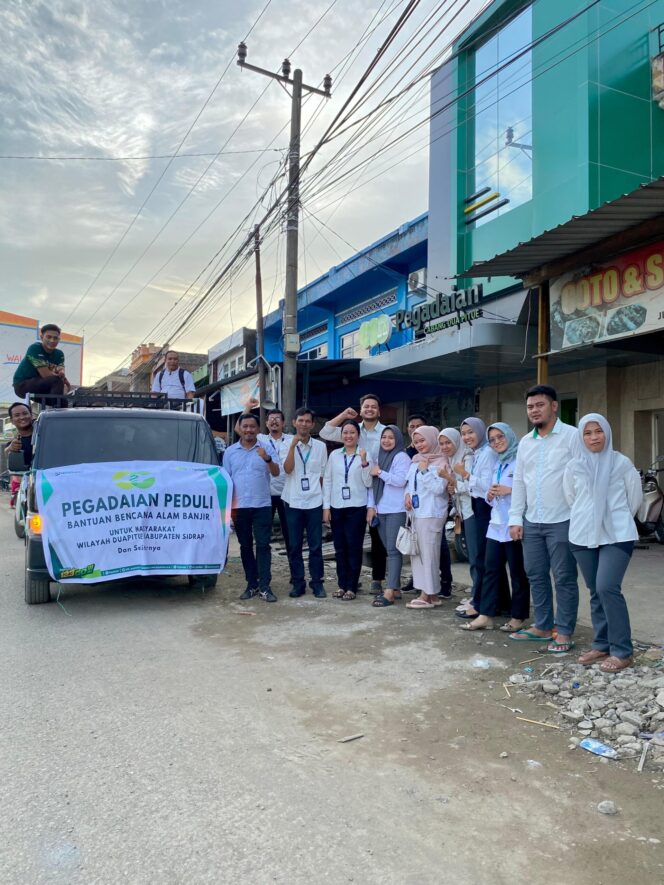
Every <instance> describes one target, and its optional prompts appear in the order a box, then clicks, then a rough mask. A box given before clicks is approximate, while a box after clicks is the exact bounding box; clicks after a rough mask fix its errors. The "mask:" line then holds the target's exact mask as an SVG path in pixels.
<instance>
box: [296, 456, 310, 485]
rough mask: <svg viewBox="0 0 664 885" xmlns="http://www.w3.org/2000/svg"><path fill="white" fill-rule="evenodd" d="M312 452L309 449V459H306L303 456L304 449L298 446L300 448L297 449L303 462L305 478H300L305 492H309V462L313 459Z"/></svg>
mask: <svg viewBox="0 0 664 885" xmlns="http://www.w3.org/2000/svg"><path fill="white" fill-rule="evenodd" d="M311 451H312V450H311V449H309V451H308V452H307V457H306V458H305V457H304V455H303V454H302V449H301V448H300V446H299V445H298V447H297V453H298V455H299V456H300V461H302V470H303V472H304V476H301V477H300V487H301V489H302V491H303V492H308V491H309V477H308V476H307V461H308V460H309V458H311Z"/></svg>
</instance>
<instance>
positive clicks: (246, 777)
mask: <svg viewBox="0 0 664 885" xmlns="http://www.w3.org/2000/svg"><path fill="white" fill-rule="evenodd" d="M11 520H12V516H11V512H10V511H9V509H8V506H7V496H6V494H5V493H3V494H2V497H1V499H0V544H1V545H2V549H3V559H2V569H1V570H0V575H1V581H2V583H1V593H2V604H3V617H2V649H3V654H2V666H3V670H4V672H3V674H2V680H1V685H2V689H1V691H2V710H3V725H4V727H3V729H2V749H1V753H0V781H1V783H2V785H3V790H2V793H3V801H2V805H1V808H0V819H1V821H2V824H1V839H0V870H1V871H2V872H1V873H0V880H1V881H2V883H3V885H23V883H26V885H28V883H29V885H38V883H49V885H51V883H66V885H78V883H86V885H87V883H104V885H114V883H119V882H131V883H133V885H140V883H160V885H167V883H207V882H210V883H245V882H246V883H252V885H253V883H272V882H279V883H287V885H296V883H319V882H321V883H322V882H329V883H345V882H362V883H367V885H369V883H381V885H387V883H395V885H397V883H398V885H405V883H412V885H423V883H434V882H435V883H440V882H449V883H473V885H482V883H493V885H496V883H515V882H516V883H521V882H524V883H525V882H532V881H534V880H536V879H538V878H544V877H546V878H549V877H552V876H555V877H559V878H560V880H561V881H564V882H566V883H572V885H574V883H588V885H590V883H593V885H597V883H603V885H612V883H616V885H618V883H620V885H623V883H624V882H625V881H651V882H656V881H662V880H663V879H664V836H662V826H661V808H662V792H661V790H662V787H664V775H663V773H662V772H658V773H653V772H647V771H646V772H643V773H642V774H638V773H637V772H636V771H635V769H634V767H633V766H632V767H630V768H628V767H627V766H626V765H624V764H622V763H616V762H608V761H606V760H600V759H598V758H597V757H594V756H592V755H590V754H589V753H585V752H584V751H582V750H580V749H574V750H570V749H568V738H567V735H566V733H565V732H564V731H561V730H557V729H555V728H546V727H541V726H539V725H532V724H529V723H527V722H523V721H517V720H515V718H514V715H513V713H512V712H511V711H510V710H509V709H507V707H506V706H504V705H506V704H507V705H510V704H512V705H514V704H515V701H514V700H512V701H506V699H505V698H506V695H505V691H504V689H503V686H502V683H503V682H504V681H505V680H506V679H507V678H508V677H509V674H510V673H513V672H515V671H519V670H520V669H522V667H521V666H520V665H519V662H522V661H523V660H524V659H528V658H532V657H533V654H534V651H533V649H532V646H530V645H528V644H527V645H526V646H521V647H519V646H516V645H515V644H514V643H508V642H507V641H506V637H504V635H503V634H500V633H498V632H494V633H486V634H484V635H472V636H471V635H464V634H463V633H462V632H461V631H460V630H459V625H458V622H457V619H455V618H454V617H453V615H452V608H453V606H454V603H451V604H450V603H447V604H446V606H445V607H444V609H443V610H441V611H433V612H413V611H407V610H405V608H404V607H403V604H400V605H398V606H394V607H393V608H390V609H387V610H373V609H371V607H370V606H369V605H368V597H367V595H362V596H360V597H358V599H357V600H356V601H355V602H350V603H344V602H340V601H338V600H333V599H331V598H328V599H326V600H322V601H319V600H314V598H313V597H312V596H310V595H309V594H307V596H306V597H304V598H303V599H302V600H298V601H294V600H289V599H288V598H287V582H286V572H285V570H284V567H283V564H279V565H277V566H275V570H276V569H278V575H279V577H278V579H277V580H275V581H274V584H273V587H274V589H275V592H276V593H277V595H278V596H279V603H277V604H276V605H268V604H266V603H263V602H261V601H259V600H252V601H250V602H248V603H246V604H245V603H240V602H238V600H237V597H238V596H239V593H240V592H241V591H242V589H243V588H244V585H243V583H242V580H241V570H240V567H239V564H238V562H237V561H236V559H237V558H234V559H232V560H231V562H230V564H229V567H228V570H227V572H226V573H225V574H224V575H222V576H221V577H220V580H219V584H218V587H217V589H216V590H214V591H212V592H209V593H205V594H202V593H201V592H200V591H194V590H191V589H190V588H189V587H188V585H187V584H186V582H185V581H183V580H182V579H175V578H173V579H157V578H155V579H152V580H149V581H148V580H145V581H135V582H133V583H131V584H110V583H109V584H105V585H101V586H99V585H98V586H97V587H96V588H82V587H81V588H77V587H74V586H69V587H66V588H63V591H62V594H61V597H60V602H61V603H62V607H61V606H60V605H57V604H55V603H53V604H51V605H41V606H32V607H28V606H26V605H25V604H24V602H23V545H22V543H21V542H19V541H18V540H17V539H16V538H15V537H14V533H13V528H12V522H11ZM364 583H365V587H366V586H367V580H366V577H365V581H364ZM327 587H328V591H330V590H331V589H333V582H332V580H328V581H327ZM53 589H54V588H53V587H52V590H53ZM247 611H249V612H255V615H253V616H251V615H246V614H245V615H243V614H242V612H247ZM582 638H585V640H586V641H587V640H588V633H587V631H586V632H585V634H582V635H581V636H580V637H578V639H579V641H581V639H582ZM481 661H488V662H489V666H488V668H486V669H482V668H480V667H478V666H477V664H478V662H481ZM535 666H540V668H541V667H542V665H541V664H540V665H538V664H536V665H535ZM518 706H520V707H521V709H522V710H523V715H524V716H525V717H528V718H530V719H532V720H542V719H545V718H546V719H547V720H548V721H550V722H556V721H557V720H556V718H555V713H553V711H552V710H547V709H546V707H540V706H538V705H537V704H536V703H535V702H534V701H533V700H532V699H530V698H526V697H523V696H519V699H518ZM549 714H553V716H552V717H551V716H550V715H549ZM353 735H362V737H359V738H358V739H357V740H353V741H349V742H346V743H340V742H339V741H340V739H342V738H344V737H348V736H353ZM501 754H503V755H502V756H501ZM505 754H506V755H505ZM533 763H539V764H533ZM605 799H609V800H612V801H614V802H615V803H616V805H617V806H618V807H619V809H620V811H619V814H618V815H616V816H605V815H602V814H600V813H598V811H597V804H598V803H599V802H601V801H602V800H605Z"/></svg>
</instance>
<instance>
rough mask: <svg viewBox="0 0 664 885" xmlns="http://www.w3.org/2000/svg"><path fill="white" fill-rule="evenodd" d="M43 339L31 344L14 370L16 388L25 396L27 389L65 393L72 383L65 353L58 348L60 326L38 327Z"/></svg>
mask: <svg viewBox="0 0 664 885" xmlns="http://www.w3.org/2000/svg"><path fill="white" fill-rule="evenodd" d="M39 337H40V339H41V340H40V341H36V342H35V343H34V344H31V345H30V347H28V349H27V351H26V354H25V356H24V357H23V359H22V360H21V362H20V363H19V364H18V368H17V369H16V372H14V380H13V384H14V392H15V393H16V396H20V397H24V396H25V395H26V394H28V393H47V394H59V393H64V391H65V389H67V390H69V389H70V388H71V385H70V383H69V381H67V378H66V377H65V355H64V353H63V352H62V351H61V350H58V344H59V343H60V328H59V327H58V326H56V325H54V324H53V323H47V324H46V325H45V326H42V327H41V329H40V331H39Z"/></svg>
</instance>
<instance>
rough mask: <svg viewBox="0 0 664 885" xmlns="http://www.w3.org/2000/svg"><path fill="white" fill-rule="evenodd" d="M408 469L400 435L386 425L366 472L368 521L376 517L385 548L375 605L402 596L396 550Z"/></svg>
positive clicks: (384, 603)
mask: <svg viewBox="0 0 664 885" xmlns="http://www.w3.org/2000/svg"><path fill="white" fill-rule="evenodd" d="M409 469H410V458H409V456H408V455H407V454H406V451H405V445H404V438H403V434H402V433H401V431H400V430H399V428H398V427H397V426H396V424H388V425H387V426H386V427H385V429H384V430H383V432H382V433H381V435H380V449H379V451H378V463H377V464H374V465H373V466H372V468H371V470H370V471H369V473H370V474H371V476H372V477H373V485H372V487H371V488H370V489H369V509H368V510H367V522H368V523H369V524H371V522H372V521H373V520H374V519H376V518H378V520H379V522H378V534H379V535H380V539H381V541H382V542H383V546H384V547H385V549H386V550H387V576H386V583H387V587H386V588H385V590H383V592H382V593H381V594H379V595H378V596H376V597H375V599H374V600H373V602H372V605H374V606H375V607H376V608H386V607H387V606H388V605H394V600H395V599H400V598H401V591H400V589H399V588H400V586H401V564H402V556H401V553H400V552H399V550H397V547H396V543H397V535H398V534H399V529H400V528H401V527H402V526H403V525H404V523H405V522H406V506H405V504H404V487H405V485H406V477H407V476H408V471H409Z"/></svg>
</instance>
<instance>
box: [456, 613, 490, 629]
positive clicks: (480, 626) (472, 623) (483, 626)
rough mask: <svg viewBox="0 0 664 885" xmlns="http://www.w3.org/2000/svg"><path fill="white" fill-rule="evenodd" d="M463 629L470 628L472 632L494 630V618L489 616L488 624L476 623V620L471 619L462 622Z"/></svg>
mask: <svg viewBox="0 0 664 885" xmlns="http://www.w3.org/2000/svg"><path fill="white" fill-rule="evenodd" d="M480 617H481V615H480ZM461 629H462V630H469V631H470V632H471V633H474V632H475V630H493V629H494V623H493V619H492V618H489V619H488V623H486V624H476V623H475V621H469V622H468V623H467V624H462V625H461Z"/></svg>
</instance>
